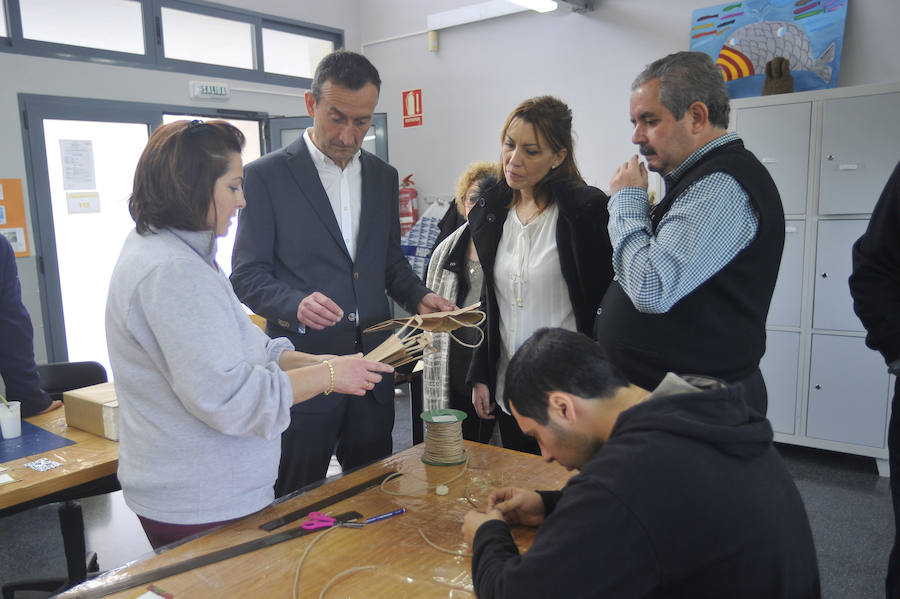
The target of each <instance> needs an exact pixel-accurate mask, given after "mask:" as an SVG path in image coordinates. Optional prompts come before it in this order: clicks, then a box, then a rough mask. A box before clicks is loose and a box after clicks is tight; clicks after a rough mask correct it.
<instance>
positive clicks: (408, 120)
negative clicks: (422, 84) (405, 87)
mask: <svg viewBox="0 0 900 599" xmlns="http://www.w3.org/2000/svg"><path fill="white" fill-rule="evenodd" d="M421 125H422V90H421V89H411V90H409V91H405V92H403V126H404V127H419V126H421Z"/></svg>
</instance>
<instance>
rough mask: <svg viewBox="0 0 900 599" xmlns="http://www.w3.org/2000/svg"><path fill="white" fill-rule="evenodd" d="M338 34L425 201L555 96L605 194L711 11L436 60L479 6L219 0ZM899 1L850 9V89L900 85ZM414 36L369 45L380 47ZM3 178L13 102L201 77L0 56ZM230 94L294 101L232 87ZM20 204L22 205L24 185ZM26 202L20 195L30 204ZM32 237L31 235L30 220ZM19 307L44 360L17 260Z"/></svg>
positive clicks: (31, 285) (396, 155)
mask: <svg viewBox="0 0 900 599" xmlns="http://www.w3.org/2000/svg"><path fill="white" fill-rule="evenodd" d="M220 1H221V3H222V4H227V5H232V6H236V7H241V8H247V9H250V10H255V11H258V12H262V13H266V14H272V15H278V16H282V17H286V18H290V19H295V20H299V21H306V22H311V23H317V24H321V25H327V26H331V27H335V28H338V29H343V30H344V34H345V45H346V47H347V48H349V49H354V50H358V49H360V48H362V49H363V51H364V52H365V54H366V55H367V56H369V57H370V58H371V59H372V61H373V62H374V63H375V65H376V66H377V67H378V68H379V70H380V71H381V75H382V78H383V81H384V83H383V88H382V94H381V100H380V102H379V105H378V111H379V112H387V113H388V115H389V118H388V139H389V148H390V149H389V151H390V157H391V162H392V163H393V164H394V165H395V166H396V167H397V168H398V170H399V171H400V173H401V176H402V175H406V174H407V173H410V172H412V173H415V175H416V181H417V183H418V187H419V193H420V197H421V196H425V195H429V194H430V195H445V194H448V193H450V192H452V189H453V184H454V182H455V179H456V177H457V175H458V173H459V172H460V170H461V169H462V167H463V166H464V165H466V164H467V163H469V162H471V161H473V160H492V159H496V158H497V156H498V153H499V143H498V142H499V139H498V137H499V133H500V127H501V125H502V123H503V120H504V119H505V117H506V115H507V114H508V112H509V111H510V110H511V109H512V108H513V107H514V106H515V105H516V104H517V103H518V102H519V101H521V100H522V99H524V98H527V97H530V96H534V95H539V94H548V93H549V94H555V95H558V96H560V97H561V98H563V99H564V100H566V101H567V102H568V103H569V105H570V106H571V107H572V109H573V111H574V114H575V123H574V127H575V131H576V135H577V141H576V144H577V145H576V155H577V158H578V162H579V164H580V166H581V169H582V172H583V173H584V175H585V177H586V179H587V180H588V181H589V182H590V183H593V184H595V185H598V186H600V187H604V188H605V187H606V186H607V182H608V180H609V177H610V175H611V174H612V172H613V170H614V169H615V167H616V165H618V164H619V163H620V162H621V161H623V160H624V159H625V158H626V157H627V156H628V155H629V154H630V153H631V152H632V146H631V144H630V142H629V138H630V125H629V123H628V114H627V105H628V88H629V85H630V82H631V80H632V79H633V77H634V75H635V74H637V73H638V72H639V71H640V70H641V69H642V68H643V66H644V65H645V64H647V63H648V62H650V61H651V60H653V59H655V58H657V57H659V56H662V55H664V54H667V53H669V52H672V51H675V50H681V49H686V48H687V47H688V30H689V26H690V18H691V11H692V10H693V9H695V8H700V7H703V6H709V5H711V4H713V2H712V1H711V0H640V1H638V0H595V4H596V5H597V8H596V9H595V10H594V11H592V12H590V13H587V14H585V15H579V14H566V15H560V14H546V15H539V14H536V13H521V14H517V15H512V16H509V17H503V18H500V19H495V20H491V21H485V22H482V23H478V24H473V25H467V26H461V27H457V28H453V29H449V30H445V31H443V32H442V33H441V34H440V51H439V52H438V53H429V52H428V50H427V39H426V35H425V34H424V30H425V16H426V15H427V14H428V13H431V12H438V11H442V10H448V9H451V8H456V7H459V6H463V5H467V4H471V3H473V2H476V1H479V0H328V1H327V2H312V1H305V2H297V1H296V0H253V1H252V2H251V1H250V0H220ZM898 22H900V2H896V1H895V0H854V1H853V2H850V3H849V15H848V19H847V30H846V35H845V39H844V54H843V64H842V66H841V77H840V83H841V85H842V86H846V85H858V84H864V83H878V82H888V81H898V80H900V65H898V63H897V61H896V56H897V55H898V54H900V41H898V39H897V38H896V37H895V35H894V31H893V27H894V25H895V24H896V23H898ZM417 31H420V32H423V33H421V34H419V35H416V36H413V37H410V38H406V39H400V40H396V41H389V42H385V43H378V44H369V43H368V42H372V41H375V40H382V39H385V38H388V37H393V36H398V35H404V34H408V33H412V32H417ZM0 75H2V78H3V82H4V84H3V86H2V87H0V131H3V132H4V140H3V141H4V143H2V144H0V177H3V178H6V177H11V178H21V179H23V180H25V178H26V177H25V159H24V153H23V143H22V138H21V120H20V118H19V113H18V104H17V94H18V93H20V92H25V93H33V94H48V95H61V96H70V97H81V98H103V99H112V100H125V101H137V102H152V103H169V104H175V105H186V106H190V105H196V106H202V105H210V106H219V104H215V103H207V104H204V103H194V102H192V101H191V100H190V99H189V98H188V92H187V85H188V81H189V80H191V79H194V78H196V76H191V75H183V74H174V73H166V72H161V71H154V70H149V69H136V68H125V67H114V66H106V65H99V64H91V63H85V62H73V61H65V60H54V59H44V58H35V57H27V56H20V55H15V54H8V53H2V52H0ZM232 83H233V85H234V86H235V87H249V88H254V89H257V90H274V91H280V92H296V93H300V92H302V90H295V89H291V88H285V87H276V86H265V85H259V84H250V83H245V82H237V81H235V82H232ZM414 88H422V89H423V94H424V98H423V99H424V110H425V120H424V122H425V124H424V126H422V127H418V128H412V129H405V130H404V129H403V128H402V126H401V115H402V112H401V104H400V102H401V99H400V98H401V96H400V92H401V91H402V90H406V89H414ZM228 106H229V107H231V108H235V109H244V110H256V111H263V112H268V113H270V114H272V115H296V114H303V112H304V109H303V105H302V103H301V100H300V98H291V97H286V96H279V95H270V94H265V93H248V92H234V93H233V97H232V99H231V101H230V102H229V103H228ZM25 188H26V196H27V184H26V185H25ZM28 202H29V199H28V198H27V197H26V203H28ZM28 213H29V232H30V209H29V211H28ZM18 266H19V270H20V276H21V278H22V282H23V288H24V295H25V304H26V306H27V307H28V309H29V312H30V313H31V315H32V318H33V320H34V321H35V325H36V331H35V340H36V350H37V356H38V360H43V359H46V351H45V349H44V344H43V323H42V319H41V311H40V298H39V296H38V287H37V278H36V271H35V261H34V259H33V258H28V259H24V260H18Z"/></svg>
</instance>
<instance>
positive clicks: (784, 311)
mask: <svg viewBox="0 0 900 599" xmlns="http://www.w3.org/2000/svg"><path fill="white" fill-rule="evenodd" d="M805 233H806V222H805V221H802V220H789V221H786V222H785V226H784V252H783V253H782V254H781V267H780V268H779V270H778V280H777V281H776V282H775V292H774V293H773V294H772V303H771V305H770V306H769V316H768V318H767V319H766V324H767V325H776V326H786V327H799V326H800V308H801V307H802V292H803V243H804V239H805Z"/></svg>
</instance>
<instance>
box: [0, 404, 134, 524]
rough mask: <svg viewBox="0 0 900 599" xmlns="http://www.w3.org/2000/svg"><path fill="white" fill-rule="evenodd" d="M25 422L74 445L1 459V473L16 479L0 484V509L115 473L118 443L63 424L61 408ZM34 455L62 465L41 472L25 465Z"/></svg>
mask: <svg viewBox="0 0 900 599" xmlns="http://www.w3.org/2000/svg"><path fill="white" fill-rule="evenodd" d="M26 421H27V422H30V423H31V424H33V425H35V426H39V427H40V428H43V429H46V430H48V431H50V432H51V433H54V434H57V435H59V436H61V437H65V438H66V439H71V440H72V441H75V444H74V445H67V446H66V447H61V448H59V449H53V450H51V451H45V452H43V453H39V454H35V455H31V456H27V457H24V458H19V459H18V460H13V461H11V462H5V463H4V464H3V467H4V468H6V472H5V473H6V474H9V475H10V476H12V477H13V478H15V479H16V482H13V483H7V484H5V485H0V510H2V509H5V508H8V507H12V506H15V505H18V504H20V503H24V502H26V501H30V500H32V499H38V498H40V497H44V496H46V495H49V494H51V493H55V492H57V491H62V490H64V489H69V488H71V487H75V486H77V485H80V484H82V483H86V482H90V481H93V480H97V479H99V478H103V477H104V476H108V475H110V474H115V473H116V469H117V468H118V466H119V444H118V443H117V442H116V441H110V440H108V439H104V438H103V437H98V436H96V435H93V434H91V433H88V432H85V431H83V430H80V429H77V428H72V427H69V426H66V416H65V407H63V408H59V409H56V410H52V411H50V412H46V413H44V414H39V415H37V416H33V417H31V418H27V419H26ZM38 458H49V459H51V460H53V461H55V462H59V463H60V464H62V466H59V467H58V468H53V469H52V470H47V471H44V472H36V471H34V470H32V469H30V468H26V467H25V464H26V463H28V462H32V461H34V460H36V459H38Z"/></svg>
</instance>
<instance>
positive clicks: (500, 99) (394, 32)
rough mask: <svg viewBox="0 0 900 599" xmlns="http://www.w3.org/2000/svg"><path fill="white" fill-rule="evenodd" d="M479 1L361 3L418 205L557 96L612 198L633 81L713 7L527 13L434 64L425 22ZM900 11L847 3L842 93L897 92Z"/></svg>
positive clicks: (397, 149) (588, 165) (627, 146)
mask: <svg viewBox="0 0 900 599" xmlns="http://www.w3.org/2000/svg"><path fill="white" fill-rule="evenodd" d="M477 1H479V0H468V1H466V0H377V1H375V0H372V1H364V2H362V3H361V5H360V7H361V18H360V24H361V27H362V47H363V51H364V53H365V54H366V55H367V56H368V57H369V58H370V59H371V60H372V61H373V62H374V63H375V65H376V66H377V67H378V68H379V69H380V71H381V75H382V79H383V87H382V92H381V100H380V102H379V106H378V110H379V111H382V112H387V113H388V140H389V147H390V157H391V163H392V164H393V165H394V166H396V167H397V169H398V170H399V171H400V175H401V176H403V175H405V174H407V173H410V172H413V173H415V175H416V183H417V186H418V190H419V196H420V197H422V196H423V195H424V196H427V195H440V194H447V193H451V192H452V189H453V184H454V181H455V178H456V177H457V175H458V174H459V172H460V171H461V170H462V168H463V167H464V166H465V165H466V164H468V163H469V162H471V161H474V160H496V159H497V157H498V155H499V146H500V144H499V135H500V128H501V126H502V125H503V121H504V120H505V118H506V116H507V114H508V113H509V111H510V110H512V108H513V107H515V105H516V104H518V103H519V102H520V101H521V100H523V99H525V98H528V97H531V96H536V95H542V94H553V95H556V96H559V97H560V98H562V99H563V100H565V101H566V102H567V103H568V104H569V106H570V107H571V108H572V110H573V113H574V124H573V128H574V130H575V132H576V135H577V138H576V157H577V160H578V163H579V166H580V168H581V171H582V174H583V175H584V176H585V178H586V179H587V180H588V182H589V183H592V184H594V185H597V186H599V187H601V188H607V187H608V182H609V178H610V176H611V175H612V173H613V171H614V170H615V168H616V166H617V165H618V164H619V163H621V162H622V161H624V160H625V159H626V158H627V157H628V156H629V155H630V154H631V153H632V152H633V149H632V148H633V147H632V145H631V143H630V136H631V128H630V123H629V122H628V112H627V109H628V96H629V87H630V84H631V81H632V80H633V79H634V77H635V75H637V74H638V73H639V72H640V71H641V70H642V69H643V67H644V66H645V65H646V64H648V63H649V62H651V61H652V60H654V59H656V58H659V57H661V56H663V55H665V54H668V53H670V52H674V51H677V50H686V49H688V48H689V30H690V23H691V13H692V11H693V10H694V9H697V8H702V7H704V6H710V5H712V4H714V2H712V1H711V0H640V1H638V0H595V5H596V7H597V8H595V9H594V10H593V11H592V12H589V13H586V14H575V13H571V14H566V15H561V14H556V13H547V14H543V15H541V14H537V13H532V12H525V13H519V14H515V15H511V16H507V17H501V18H498V19H493V20H489V21H482V22H480V23H475V24H471V25H463V26H460V27H455V28H452V29H447V30H444V31H442V32H440V40H439V41H440V50H439V52H437V53H430V52H428V49H427V38H426V36H425V34H421V35H418V36H414V37H410V38H405V39H400V40H396V41H390V42H385V43H376V44H370V43H369V42H372V41H376V40H382V39H385V38H389V37H393V36H399V35H403V34H406V33H410V32H414V31H422V30H424V29H425V23H426V20H425V16H426V15H427V14H429V13H434V12H440V11H443V10H448V9H451V8H456V7H458V6H461V5H466V4H473V3H475V2H477ZM898 22H900V2H896V1H894V0H877V1H876V0H854V1H853V2H850V3H849V11H848V17H847V25H846V32H845V38H844V50H843V59H842V64H841V73H840V85H841V86H848V85H859V84H866V83H882V82H890V81H898V80H900V65H898V63H897V61H896V56H897V55H898V53H900V40H898V39H897V37H896V35H895V31H894V29H895V26H896V23H898ZM416 88H422V95H423V109H424V124H423V126H421V127H416V128H410V129H403V127H402V110H401V91H403V90H407V89H416Z"/></svg>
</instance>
